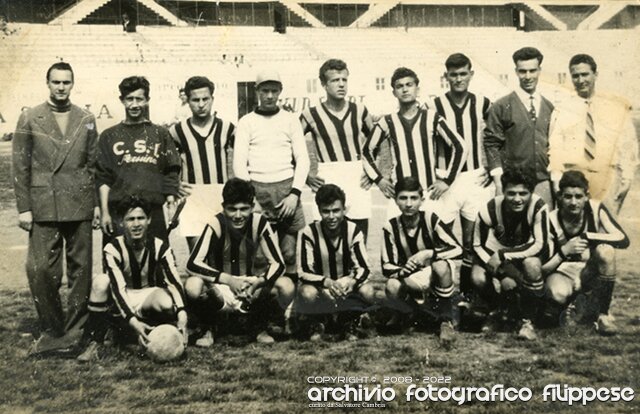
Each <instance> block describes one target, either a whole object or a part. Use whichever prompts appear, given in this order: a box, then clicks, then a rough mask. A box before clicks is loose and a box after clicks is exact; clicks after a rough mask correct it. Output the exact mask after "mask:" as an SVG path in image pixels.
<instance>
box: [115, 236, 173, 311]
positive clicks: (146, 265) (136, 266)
mask: <svg viewBox="0 0 640 414" xmlns="http://www.w3.org/2000/svg"><path fill="white" fill-rule="evenodd" d="M103 261H104V269H105V270H106V272H107V275H108V276H109V280H110V282H111V292H112V294H113V297H114V299H115V302H116V305H117V306H118V308H119V309H120V312H121V314H122V316H123V317H125V318H126V319H127V320H129V319H130V318H131V317H133V316H135V313H134V310H133V307H132V306H131V304H130V301H129V298H128V296H127V291H129V290H131V289H143V288H148V287H162V288H167V289H168V291H169V293H170V294H171V297H172V298H173V301H174V303H175V305H176V307H177V308H178V310H180V309H182V308H184V289H183V287H182V282H181V281H180V275H179V274H178V270H177V269H176V264H175V259H174V257H173V251H172V250H171V247H169V245H168V244H167V243H165V242H163V241H162V240H160V239H158V238H154V239H153V241H151V240H149V242H148V243H147V245H146V246H145V248H144V250H143V252H142V257H141V259H140V261H138V260H137V258H136V255H135V253H134V251H133V248H132V247H131V246H129V245H128V244H127V243H126V241H125V238H124V236H118V237H116V238H115V239H113V240H112V241H111V242H109V243H107V245H106V246H105V247H104V250H103Z"/></svg>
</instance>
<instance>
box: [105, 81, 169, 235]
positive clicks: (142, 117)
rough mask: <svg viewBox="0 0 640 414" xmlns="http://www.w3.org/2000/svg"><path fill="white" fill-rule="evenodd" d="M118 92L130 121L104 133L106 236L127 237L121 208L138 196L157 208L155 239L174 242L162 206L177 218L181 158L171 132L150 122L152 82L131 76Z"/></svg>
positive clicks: (154, 213)
mask: <svg viewBox="0 0 640 414" xmlns="http://www.w3.org/2000/svg"><path fill="white" fill-rule="evenodd" d="M118 88H119V89H120V102H122V105H123V106H124V109H125V116H126V117H125V120H124V121H122V122H121V123H119V124H117V125H115V126H112V127H111V128H109V129H107V130H106V131H104V132H103V133H102V135H101V136H100V143H99V146H98V165H97V173H96V185H97V187H98V191H99V193H100V209H101V212H102V220H101V221H102V222H101V226H102V231H103V232H104V234H105V235H107V236H114V235H120V234H122V217H120V216H119V215H118V214H117V212H116V211H115V206H117V205H118V204H119V203H120V202H122V201H123V200H126V199H128V198H129V197H131V196H134V195H136V196H139V197H140V198H142V199H143V200H145V201H146V202H148V203H149V204H151V212H150V219H151V223H150V224H149V237H157V238H159V239H161V240H163V241H165V242H167V243H168V241H169V240H168V239H169V237H168V234H167V226H166V224H165V218H164V211H163V209H162V205H163V204H164V203H165V202H166V203H167V210H168V213H169V214H168V215H169V217H172V216H173V213H174V211H175V198H176V197H177V195H178V186H179V179H178V177H179V174H180V157H179V155H178V151H177V150H176V147H175V145H174V143H173V140H172V139H171V135H170V134H169V131H167V130H166V129H165V128H163V127H161V126H159V125H155V124H152V123H151V121H149V118H148V113H149V111H148V109H149V81H147V79H146V78H144V77H142V76H131V77H128V78H125V79H123V80H122V82H120V85H118ZM112 214H115V215H114V216H112Z"/></svg>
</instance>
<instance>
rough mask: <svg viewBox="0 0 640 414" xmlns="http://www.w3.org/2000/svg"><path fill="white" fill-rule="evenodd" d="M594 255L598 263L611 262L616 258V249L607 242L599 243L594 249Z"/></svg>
mask: <svg viewBox="0 0 640 414" xmlns="http://www.w3.org/2000/svg"><path fill="white" fill-rule="evenodd" d="M594 256H595V259H596V261H597V262H598V264H607V265H609V264H613V263H615V260H616V250H615V249H614V248H613V246H610V245H608V244H599V245H598V246H596V248H595V249H594Z"/></svg>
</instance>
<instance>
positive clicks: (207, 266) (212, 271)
mask: <svg viewBox="0 0 640 414" xmlns="http://www.w3.org/2000/svg"><path fill="white" fill-rule="evenodd" d="M259 248H260V249H261V250H262V253H263V254H264V256H265V258H266V260H267V263H268V267H267V270H266V271H265V273H264V274H263V275H261V276H263V277H264V278H265V279H267V282H273V281H275V280H276V279H277V278H278V277H280V276H281V275H282V274H283V273H284V270H285V267H284V259H283V258H282V253H281V252H280V248H279V247H278V243H277V239H276V236H275V234H274V233H273V230H271V226H270V225H269V222H268V221H267V219H266V218H264V216H262V215H260V214H257V213H252V214H251V215H250V216H249V218H248V219H247V225H246V226H245V228H244V229H243V230H236V229H234V228H233V227H232V226H231V223H229V221H228V220H227V218H226V217H225V216H224V213H218V214H217V215H216V216H215V218H214V219H213V220H212V221H211V223H209V224H207V225H206V226H205V228H204V231H203V232H202V235H201V236H200V238H199V239H198V242H197V243H196V246H195V248H194V249H193V251H192V252H191V256H190V257H189V260H188V261H187V270H188V271H189V273H190V274H193V275H195V276H206V277H210V278H213V279H214V280H215V281H216V282H217V281H218V279H219V278H220V274H221V273H222V272H224V273H228V274H230V275H232V276H257V275H255V274H254V262H255V258H256V252H257V251H258V249H259Z"/></svg>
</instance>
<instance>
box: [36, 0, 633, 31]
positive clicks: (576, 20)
mask: <svg viewBox="0 0 640 414" xmlns="http://www.w3.org/2000/svg"><path fill="white" fill-rule="evenodd" d="M112 1H117V0H76V1H75V2H73V3H72V4H71V5H69V6H68V7H67V8H66V9H63V10H62V11H61V12H60V13H59V14H58V15H57V17H55V18H54V19H53V20H51V21H50V22H49V24H52V25H71V24H78V23H80V22H81V21H82V20H83V19H85V18H86V17H87V16H89V15H90V14H92V13H94V12H95V11H96V10H98V9H100V8H101V7H103V6H105V5H107V4H108V3H111V2H112ZM135 1H136V4H137V5H139V6H143V7H144V8H146V9H147V11H150V12H152V13H154V14H155V15H156V16H157V17H158V18H159V19H162V21H163V22H165V23H166V24H169V25H173V26H188V25H189V24H190V22H189V21H188V20H187V19H182V18H180V17H179V16H178V15H176V13H174V12H173V11H172V10H170V8H169V7H165V6H167V4H168V3H171V4H174V5H178V7H180V5H181V4H184V5H186V4H191V5H194V4H195V7H196V8H197V5H198V3H200V4H202V5H203V6H204V5H206V4H211V3H215V4H216V7H217V6H218V5H220V4H221V3H224V4H238V5H246V4H249V3H250V4H251V5H267V4H269V5H271V4H278V3H279V5H280V6H282V7H285V8H286V9H287V11H288V12H289V13H291V14H293V15H295V16H296V17H297V18H299V19H301V20H302V21H303V22H305V24H308V25H309V26H311V27H327V26H328V25H327V23H326V22H325V21H323V18H322V17H320V18H319V17H318V16H317V13H315V14H314V13H313V12H312V11H311V9H312V8H314V7H316V8H317V7H348V6H355V7H358V8H359V9H360V10H363V11H362V12H361V13H359V15H358V16H355V17H354V19H353V21H351V22H349V24H348V27H354V28H365V27H369V26H372V25H375V24H376V23H377V22H378V21H380V20H381V19H382V18H383V17H384V16H386V15H388V14H389V13H391V12H392V10H394V8H398V7H406V8H409V9H410V8H411V7H416V6H440V7H459V6H467V7H487V6H507V7H511V8H512V9H513V10H516V11H518V12H520V14H521V15H522V16H523V17H525V18H526V19H529V20H530V21H532V22H534V23H535V24H536V27H541V28H545V29H546V30H571V29H576V30H596V29H599V28H602V27H603V26H604V25H605V24H606V23H607V22H609V21H611V20H612V19H613V18H614V17H616V16H617V15H619V14H620V13H622V12H623V10H625V9H627V8H634V12H636V11H637V10H638V9H640V5H639V4H638V2H637V1H634V0H608V1H600V0H579V1H576V0H522V1H504V0H475V1H474V0H402V1H394V0H388V1H377V2H372V1H368V0H347V1H346V2H341V1H338V0H303V1H296V0H281V1H279V2H273V1H269V0H235V1H227V2H221V1H215V0H170V1H169V0H159V1H156V0H135ZM251 7H253V6H251ZM567 16H571V22H570V23H568V22H567V18H566V17H567ZM191 20H195V21H196V24H197V23H199V21H200V19H198V18H196V19H191ZM191 23H192V22H191Z"/></svg>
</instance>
